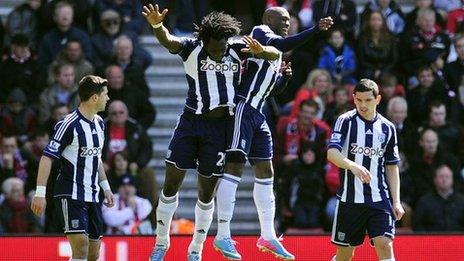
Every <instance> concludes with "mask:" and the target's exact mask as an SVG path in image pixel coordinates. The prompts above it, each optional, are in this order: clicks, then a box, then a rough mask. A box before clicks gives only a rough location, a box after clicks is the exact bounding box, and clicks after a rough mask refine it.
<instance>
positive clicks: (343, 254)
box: [336, 246, 354, 261]
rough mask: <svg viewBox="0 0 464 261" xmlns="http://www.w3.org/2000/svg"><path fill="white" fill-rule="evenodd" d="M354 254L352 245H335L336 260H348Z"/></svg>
mask: <svg viewBox="0 0 464 261" xmlns="http://www.w3.org/2000/svg"><path fill="white" fill-rule="evenodd" d="M353 255H354V248H353V247H342V246H340V247H337V254H336V260H337V261H350V260H351V259H352V258H353Z"/></svg>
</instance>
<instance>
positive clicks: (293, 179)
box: [279, 143, 325, 228]
mask: <svg viewBox="0 0 464 261" xmlns="http://www.w3.org/2000/svg"><path fill="white" fill-rule="evenodd" d="M317 151H318V148H317V147H316V146H315V144H311V143H303V144H302V146H301V152H300V154H299V157H297V159H295V160H293V161H292V162H291V165H290V166H289V168H288V169H286V171H284V173H282V174H281V175H280V180H279V183H280V184H279V191H280V193H279V196H280V201H281V206H280V209H281V215H282V216H283V218H284V220H285V219H290V218H293V222H290V224H289V226H294V227H299V228H316V227H322V219H321V218H322V212H323V211H322V205H323V199H324V192H325V190H324V169H323V168H322V167H321V166H322V165H321V163H320V161H322V160H324V159H323V158H321V157H320V155H318V153H317Z"/></svg>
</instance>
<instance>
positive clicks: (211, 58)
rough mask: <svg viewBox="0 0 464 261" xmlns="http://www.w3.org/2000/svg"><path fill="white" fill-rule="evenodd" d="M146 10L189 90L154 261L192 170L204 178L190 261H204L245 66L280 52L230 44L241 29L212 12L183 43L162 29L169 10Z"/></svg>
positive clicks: (171, 154)
mask: <svg viewBox="0 0 464 261" xmlns="http://www.w3.org/2000/svg"><path fill="white" fill-rule="evenodd" d="M143 9H144V12H143V15H144V16H145V18H146V20H147V21H148V22H149V23H150V25H151V26H152V27H153V31H154V34H155V36H156V38H158V40H159V42H160V44H161V45H163V46H164V47H165V48H166V49H168V50H169V51H170V52H171V53H173V54H178V55H179V56H180V57H181V58H182V60H183V62H184V68H185V72H186V77H187V82H188V84H189V91H188V96H187V100H186V103H185V109H184V112H183V114H182V115H181V117H180V119H179V122H178V124H177V127H176V129H175V131H174V134H173V136H172V139H171V142H170V144H169V150H168V153H167V156H166V175H165V182H164V187H163V189H162V191H161V193H160V198H159V203H158V207H157V209H156V217H157V228H156V234H157V235H156V245H155V247H154V248H153V252H152V254H151V256H150V260H163V258H164V255H165V254H166V251H167V249H168V248H169V227H170V224H171V220H172V216H173V214H174V212H175V210H176V208H177V205H178V195H177V194H178V193H177V192H178V191H179V188H180V185H181V183H182V181H183V179H184V176H185V172H186V169H197V170H198V173H199V175H198V201H197V204H196V206H195V232H194V235H193V239H192V242H191V243H190V245H189V248H188V259H189V260H201V251H202V248H203V243H204V241H205V240H206V235H207V232H208V229H209V227H210V225H211V221H212V218H213V216H212V215H213V211H214V203H213V196H214V191H215V188H216V183H217V177H218V176H222V173H223V165H224V163H223V162H224V151H225V149H226V133H227V125H228V121H229V120H230V118H231V116H230V115H231V111H232V109H233V107H234V106H235V105H234V96H235V88H236V87H237V86H238V84H239V82H240V78H241V76H240V72H241V67H240V64H241V61H243V60H245V59H246V58H248V57H250V56H251V55H250V54H253V55H255V56H256V57H260V58H264V59H271V60H276V59H278V58H279V52H278V51H277V50H276V49H275V48H273V47H263V46H262V45H261V44H259V42H257V41H256V40H254V39H252V38H249V37H245V38H244V41H245V43H246V44H247V45H248V48H247V46H246V45H245V44H243V42H241V41H240V42H232V41H229V42H228V40H229V38H230V37H233V36H237V35H238V34H239V32H240V23H239V22H238V21H237V20H236V19H235V18H233V17H231V16H230V15H226V14H223V13H217V12H212V13H210V14H208V15H207V16H205V17H204V18H203V20H202V22H201V25H200V26H199V27H197V28H196V31H197V33H196V39H188V38H182V39H180V38H177V37H175V36H173V35H171V34H170V33H169V32H168V30H167V29H166V28H165V27H164V26H163V24H162V22H163V20H164V17H165V16H166V13H167V12H168V10H167V9H165V10H163V11H162V12H161V13H160V12H159V8H158V6H157V5H155V6H154V7H153V5H151V4H150V5H148V6H145V7H144V8H143ZM197 162H198V165H197Z"/></svg>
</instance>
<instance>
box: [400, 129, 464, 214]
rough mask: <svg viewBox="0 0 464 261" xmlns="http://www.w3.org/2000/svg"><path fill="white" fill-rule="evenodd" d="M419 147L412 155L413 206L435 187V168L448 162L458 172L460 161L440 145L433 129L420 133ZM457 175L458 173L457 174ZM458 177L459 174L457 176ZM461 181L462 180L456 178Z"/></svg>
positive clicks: (409, 172) (454, 171)
mask: <svg viewBox="0 0 464 261" xmlns="http://www.w3.org/2000/svg"><path fill="white" fill-rule="evenodd" d="M419 136H420V140H419V149H418V150H416V151H415V152H416V153H414V154H413V155H412V156H411V157H410V161H409V162H410V164H409V166H410V167H409V171H408V174H409V178H410V179H411V181H412V184H414V185H413V189H414V190H413V191H411V192H410V193H411V194H412V195H413V196H412V197H411V199H412V202H411V203H412V206H415V203H416V202H417V200H418V199H419V198H420V197H421V196H423V195H424V194H426V193H427V192H429V191H432V189H433V184H432V181H433V175H434V173H433V170H434V169H436V168H437V167H438V166H440V165H443V164H446V165H448V166H449V167H450V168H451V169H452V171H453V173H458V167H459V162H458V161H457V159H456V158H455V157H454V156H453V155H451V154H449V153H447V152H446V151H445V150H443V149H442V148H441V146H439V140H438V135H437V133H436V132H435V131H434V130H432V129H425V130H422V132H421V133H420V135H419ZM456 175H457V174H456ZM456 178H457V176H456ZM456 181H457V182H459V183H461V182H460V180H459V181H458V180H456Z"/></svg>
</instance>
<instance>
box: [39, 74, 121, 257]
mask: <svg viewBox="0 0 464 261" xmlns="http://www.w3.org/2000/svg"><path fill="white" fill-rule="evenodd" d="M107 84H108V83H107V81H106V80H104V79H102V78H100V77H98V76H93V75H89V76H85V77H84V78H82V80H81V81H80V82H79V89H78V93H79V98H80V100H81V103H80V105H79V107H78V109H77V110H75V111H74V112H72V113H70V114H68V115H67V116H66V117H65V118H64V119H63V120H61V121H59V122H58V123H57V124H56V126H55V130H54V134H53V138H52V139H51V140H50V142H49V143H48V145H47V147H46V148H45V149H44V151H43V156H42V158H41V159H40V163H39V171H38V176H37V189H36V192H35V196H34V198H33V199H32V203H31V209H32V211H33V212H34V213H35V214H36V215H42V213H43V211H44V210H45V205H46V202H45V192H46V185H47V180H48V177H49V175H50V169H51V166H52V160H54V159H57V160H59V161H60V162H61V169H60V173H59V175H58V177H57V178H56V183H55V188H54V200H55V206H56V211H57V218H58V220H60V225H62V227H63V228H64V233H65V235H66V237H67V238H68V240H69V243H70V244H71V249H72V258H71V260H90V261H96V260H98V257H99V252H100V239H101V237H102V233H103V219H102V213H101V205H100V203H99V197H98V196H99V191H100V187H101V188H102V189H103V191H104V195H105V202H104V204H105V205H106V206H108V207H112V206H113V204H114V202H113V193H111V188H110V185H109V183H108V180H107V178H106V175H105V170H104V168H103V163H102V161H101V151H102V148H103V143H104V142H103V139H104V137H105V133H104V130H105V125H104V122H103V119H102V118H101V117H100V116H98V115H97V112H100V111H103V110H105V106H106V103H107V102H108V100H109V98H108V90H107Z"/></svg>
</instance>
